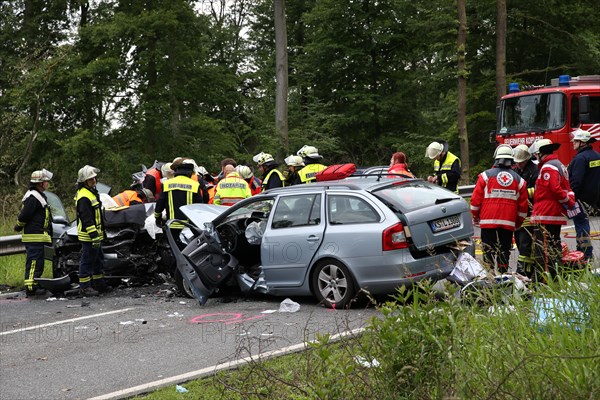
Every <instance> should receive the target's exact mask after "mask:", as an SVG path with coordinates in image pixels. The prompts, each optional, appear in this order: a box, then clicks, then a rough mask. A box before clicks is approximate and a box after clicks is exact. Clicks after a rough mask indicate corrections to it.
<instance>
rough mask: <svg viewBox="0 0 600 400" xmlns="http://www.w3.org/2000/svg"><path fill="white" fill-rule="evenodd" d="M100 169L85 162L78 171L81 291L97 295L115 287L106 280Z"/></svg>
mask: <svg viewBox="0 0 600 400" xmlns="http://www.w3.org/2000/svg"><path fill="white" fill-rule="evenodd" d="M98 172H100V170H99V169H98V168H94V167H92V166H91V165H86V166H84V167H83V168H81V169H80V170H79V172H78V173H77V194H76V195H75V205H76V208H77V238H78V239H79V242H80V243H81V260H80V262H79V291H80V293H81V294H82V295H84V296H98V294H99V293H103V292H110V291H111V290H112V288H111V287H110V286H108V285H107V284H106V281H105V280H104V253H103V251H102V240H103V239H104V232H105V228H104V215H103V212H102V203H101V202H100V194H99V193H98V190H96V176H98Z"/></svg>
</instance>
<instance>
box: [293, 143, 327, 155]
mask: <svg viewBox="0 0 600 400" xmlns="http://www.w3.org/2000/svg"><path fill="white" fill-rule="evenodd" d="M296 154H297V155H299V156H300V157H308V158H323V157H322V156H321V155H320V154H319V150H318V149H317V148H316V147H315V146H308V145H306V144H305V145H304V146H302V148H301V149H300V150H298V152H297V153H296Z"/></svg>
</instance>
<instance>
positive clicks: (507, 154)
mask: <svg viewBox="0 0 600 400" xmlns="http://www.w3.org/2000/svg"><path fill="white" fill-rule="evenodd" d="M502 158H504V159H507V160H514V157H513V149H512V147H511V146H509V145H508V144H501V145H500V146H498V147H496V150H494V160H500V159H502Z"/></svg>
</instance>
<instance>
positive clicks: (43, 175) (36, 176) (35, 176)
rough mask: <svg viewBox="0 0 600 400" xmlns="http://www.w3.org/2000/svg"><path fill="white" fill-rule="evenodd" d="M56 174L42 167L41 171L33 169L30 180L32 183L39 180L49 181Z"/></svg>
mask: <svg viewBox="0 0 600 400" xmlns="http://www.w3.org/2000/svg"><path fill="white" fill-rule="evenodd" d="M53 175H54V174H53V173H52V172H50V171H48V170H46V169H42V170H41V171H33V172H32V173H31V179H30V180H29V182H31V183H39V182H48V181H49V180H51V179H52V176H53Z"/></svg>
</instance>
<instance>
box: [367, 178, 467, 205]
mask: <svg viewBox="0 0 600 400" xmlns="http://www.w3.org/2000/svg"><path fill="white" fill-rule="evenodd" d="M373 194H374V195H375V196H377V197H378V198H380V199H381V200H383V201H384V202H386V203H389V204H391V205H393V206H394V207H395V208H397V209H398V210H399V211H401V212H409V211H413V210H418V209H420V208H423V207H429V206H432V205H434V204H441V203H444V202H446V201H450V200H455V199H460V198H461V197H460V196H458V195H456V194H454V193H452V192H450V191H448V190H446V189H443V188H442V187H440V186H437V185H434V184H430V183H427V182H422V181H417V182H404V183H401V184H395V185H392V186H387V187H385V188H383V189H378V190H375V191H373Z"/></svg>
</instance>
